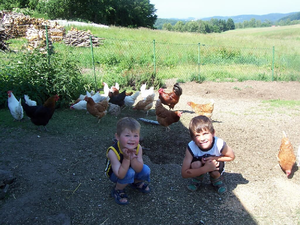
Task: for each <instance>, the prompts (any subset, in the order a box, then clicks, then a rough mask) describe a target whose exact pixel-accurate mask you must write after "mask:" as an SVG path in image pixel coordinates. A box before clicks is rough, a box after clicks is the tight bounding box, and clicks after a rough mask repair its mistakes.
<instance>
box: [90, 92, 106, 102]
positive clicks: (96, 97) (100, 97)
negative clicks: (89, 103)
mask: <svg viewBox="0 0 300 225" xmlns="http://www.w3.org/2000/svg"><path fill="white" fill-rule="evenodd" d="M91 98H92V99H93V100H94V102H95V103H98V102H101V101H103V100H107V101H109V98H108V96H107V95H106V96H105V95H100V93H99V91H97V92H96V94H94V95H93V96H92V97H91Z"/></svg>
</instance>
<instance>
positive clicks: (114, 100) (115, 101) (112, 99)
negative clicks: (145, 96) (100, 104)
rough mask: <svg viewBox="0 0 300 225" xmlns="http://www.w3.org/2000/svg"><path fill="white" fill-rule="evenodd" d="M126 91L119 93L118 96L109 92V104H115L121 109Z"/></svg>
mask: <svg viewBox="0 0 300 225" xmlns="http://www.w3.org/2000/svg"><path fill="white" fill-rule="evenodd" d="M125 97H126V91H123V92H121V93H120V94H118V95H113V94H112V93H111V92H110V94H109V98H110V99H109V102H110V103H112V104H116V105H118V106H120V107H122V106H123V105H124V104H125V100H124V99H125Z"/></svg>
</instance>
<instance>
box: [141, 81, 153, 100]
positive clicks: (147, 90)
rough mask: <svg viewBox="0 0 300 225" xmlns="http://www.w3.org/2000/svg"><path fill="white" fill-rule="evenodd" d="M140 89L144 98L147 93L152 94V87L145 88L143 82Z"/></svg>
mask: <svg viewBox="0 0 300 225" xmlns="http://www.w3.org/2000/svg"><path fill="white" fill-rule="evenodd" d="M140 90H141V96H142V97H143V98H146V97H147V96H148V95H152V94H154V87H150V88H149V89H146V84H143V85H142V86H141V88H140Z"/></svg>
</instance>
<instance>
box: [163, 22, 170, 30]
mask: <svg viewBox="0 0 300 225" xmlns="http://www.w3.org/2000/svg"><path fill="white" fill-rule="evenodd" d="M162 29H163V30H168V31H172V30H173V27H172V25H171V24H170V23H164V24H163V26H162Z"/></svg>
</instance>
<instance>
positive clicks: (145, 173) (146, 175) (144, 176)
mask: <svg viewBox="0 0 300 225" xmlns="http://www.w3.org/2000/svg"><path fill="white" fill-rule="evenodd" d="M109 179H110V180H111V181H112V182H114V183H119V184H132V183H133V182H134V180H142V181H148V182H150V168H149V166H147V165H145V164H144V166H143V169H142V171H141V172H139V173H136V172H135V171H134V169H132V168H131V167H129V169H128V171H127V173H126V176H125V177H124V178H123V179H119V178H118V177H117V176H116V175H115V174H114V173H112V174H111V176H110V178H109Z"/></svg>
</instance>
